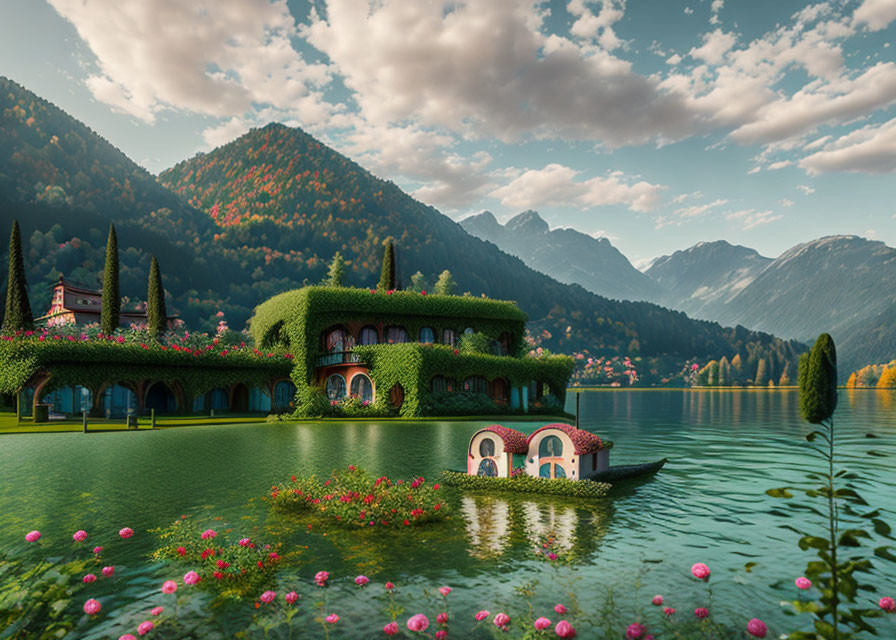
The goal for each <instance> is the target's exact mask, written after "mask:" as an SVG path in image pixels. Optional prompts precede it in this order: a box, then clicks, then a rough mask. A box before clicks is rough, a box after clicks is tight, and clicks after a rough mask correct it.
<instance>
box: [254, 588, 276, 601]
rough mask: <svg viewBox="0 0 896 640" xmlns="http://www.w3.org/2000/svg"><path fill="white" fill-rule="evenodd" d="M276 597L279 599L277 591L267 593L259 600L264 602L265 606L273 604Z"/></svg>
mask: <svg viewBox="0 0 896 640" xmlns="http://www.w3.org/2000/svg"><path fill="white" fill-rule="evenodd" d="M276 597H277V592H276V591H265V592H264V593H262V594H261V596H259V598H258V599H259V600H261V601H262V602H264V603H265V604H270V603H271V602H273V601H274V599H275V598H276Z"/></svg>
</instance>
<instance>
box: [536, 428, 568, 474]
mask: <svg viewBox="0 0 896 640" xmlns="http://www.w3.org/2000/svg"><path fill="white" fill-rule="evenodd" d="M562 456H563V441H562V440H560V438H558V437H557V436H547V437H546V438H543V439H542V441H541V442H540V443H539V444H538V463H539V467H538V475H539V476H541V477H542V478H565V477H566V470H565V469H564V468H563V458H562Z"/></svg>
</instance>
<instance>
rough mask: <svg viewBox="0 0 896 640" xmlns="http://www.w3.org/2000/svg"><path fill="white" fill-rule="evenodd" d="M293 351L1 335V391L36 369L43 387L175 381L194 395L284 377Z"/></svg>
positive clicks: (19, 385)
mask: <svg viewBox="0 0 896 640" xmlns="http://www.w3.org/2000/svg"><path fill="white" fill-rule="evenodd" d="M42 338H43V339H42ZM292 362H293V359H292V356H291V355H290V354H288V353H284V352H282V351H280V352H269V353H261V352H260V351H255V350H252V349H249V348H239V347H236V348H234V347H229V348H227V347H225V346H224V345H216V346H215V347H213V348H205V349H190V348H186V347H178V346H176V345H175V346H170V347H166V346H163V345H159V344H157V343H153V342H149V343H133V342H119V341H118V340H116V339H114V338H111V339H94V340H78V339H73V338H72V339H66V338H63V337H61V336H43V337H42V336H38V335H32V336H3V337H2V340H0V392H3V393H17V392H19V391H21V389H22V388H23V387H24V386H25V384H26V383H28V381H29V380H30V379H31V378H32V376H34V375H35V374H36V373H38V372H39V371H42V370H43V371H48V372H51V378H50V382H49V383H48V385H47V387H45V391H52V390H53V389H57V388H60V387H65V386H72V385H83V386H85V387H88V388H94V389H96V388H98V387H100V386H101V385H103V384H104V383H113V384H114V383H121V382H136V381H139V380H153V381H162V382H166V383H169V384H170V383H172V382H179V383H180V384H181V386H182V387H183V389H184V392H185V393H186V394H187V395H189V396H196V395H199V394H201V393H204V392H206V391H208V390H210V389H214V388H216V387H220V386H226V385H229V384H235V383H237V382H243V383H245V384H246V386H248V387H253V386H262V385H263V384H265V383H266V382H268V381H270V380H271V379H273V378H278V377H283V378H286V377H289V373H290V371H291V369H292Z"/></svg>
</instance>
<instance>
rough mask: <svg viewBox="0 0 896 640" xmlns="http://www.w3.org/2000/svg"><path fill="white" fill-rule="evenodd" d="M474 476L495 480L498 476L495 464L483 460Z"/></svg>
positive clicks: (488, 459) (488, 460) (491, 461)
mask: <svg viewBox="0 0 896 640" xmlns="http://www.w3.org/2000/svg"><path fill="white" fill-rule="evenodd" d="M476 475H477V476H488V477H489V478H495V477H497V476H498V465H496V464H495V461H494V460H491V459H490V458H485V459H484V460H483V461H482V462H480V463H479V470H478V471H477V472H476Z"/></svg>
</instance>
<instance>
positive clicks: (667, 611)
mask: <svg viewBox="0 0 896 640" xmlns="http://www.w3.org/2000/svg"><path fill="white" fill-rule="evenodd" d="M663 614H665V615H667V616H670V617H671V616H672V615H674V614H675V609H674V608H673V607H663Z"/></svg>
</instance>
